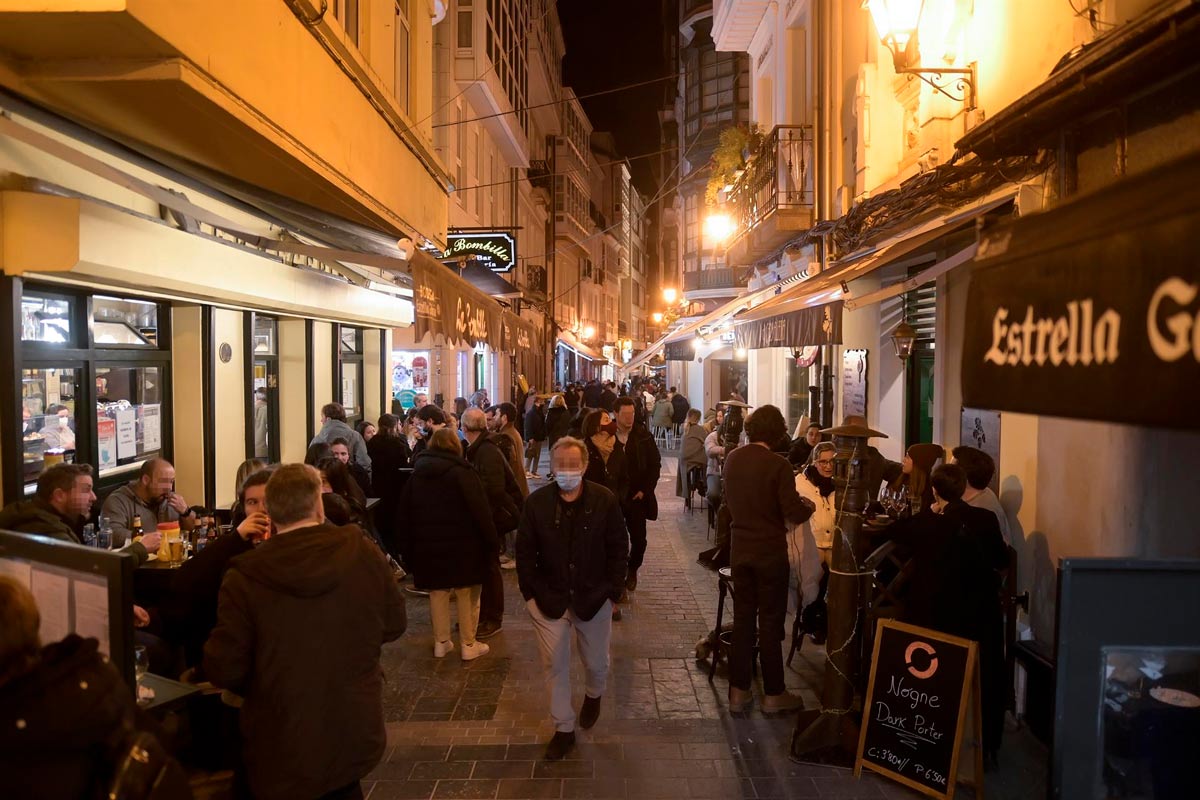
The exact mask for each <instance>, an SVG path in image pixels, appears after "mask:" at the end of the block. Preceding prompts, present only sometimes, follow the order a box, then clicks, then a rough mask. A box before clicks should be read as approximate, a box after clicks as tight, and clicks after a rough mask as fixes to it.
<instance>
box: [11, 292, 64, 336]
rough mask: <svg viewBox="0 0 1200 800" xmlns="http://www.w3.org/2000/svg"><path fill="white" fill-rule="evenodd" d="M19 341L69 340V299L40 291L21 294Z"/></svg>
mask: <svg viewBox="0 0 1200 800" xmlns="http://www.w3.org/2000/svg"><path fill="white" fill-rule="evenodd" d="M21 341H24V342H53V343H54V344H66V343H67V342H70V341H71V301H70V299H69V298H66V297H55V296H53V295H48V294H42V293H41V292H22V294H21Z"/></svg>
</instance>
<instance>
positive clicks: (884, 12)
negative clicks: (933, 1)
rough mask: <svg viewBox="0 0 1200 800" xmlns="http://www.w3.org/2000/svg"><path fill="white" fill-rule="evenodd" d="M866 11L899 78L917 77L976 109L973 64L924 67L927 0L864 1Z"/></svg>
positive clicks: (967, 107) (953, 98)
mask: <svg viewBox="0 0 1200 800" xmlns="http://www.w3.org/2000/svg"><path fill="white" fill-rule="evenodd" d="M863 8H865V9H867V10H868V11H870V12H871V19H873V20H874V21H875V32H876V33H878V34H879V39H880V41H882V42H883V44H884V45H885V46H886V47H887V48H888V50H889V51H891V53H892V64H893V66H895V68H896V74H897V75H916V76H917V77H918V78H920V79H921V80H923V81H925V82H926V83H928V84H929V85H930V86H932V87H933V89H934V91H936V92H939V93H941V94H944V95H946V97H949V98H950V99H952V100H958V101H959V102H963V103H965V104H966V110H967V111H973V110H975V108H976V107H977V106H978V98H977V97H976V91H977V90H976V75H975V64H974V62H972V63H971V64H969V65H968V66H966V67H957V68H956V67H922V66H921V47H920V43H919V42H918V41H917V29H918V28H919V27H920V25H921V15H922V13H923V12H924V11H925V0H863ZM947 76H949V77H947ZM952 92H958V93H959V94H958V95H955V94H952Z"/></svg>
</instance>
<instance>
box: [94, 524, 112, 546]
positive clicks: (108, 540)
mask: <svg viewBox="0 0 1200 800" xmlns="http://www.w3.org/2000/svg"><path fill="white" fill-rule="evenodd" d="M96 546H97V547H99V548H100V549H101V550H112V547H113V530H112V520H111V519H109V518H108V517H100V527H99V529H98V531H97V533H96Z"/></svg>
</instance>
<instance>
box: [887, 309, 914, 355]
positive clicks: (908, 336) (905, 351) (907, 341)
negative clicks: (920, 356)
mask: <svg viewBox="0 0 1200 800" xmlns="http://www.w3.org/2000/svg"><path fill="white" fill-rule="evenodd" d="M916 344H917V331H916V329H915V328H913V326H912V325H909V324H908V320H907V319H906V320H904V321H903V322H901V323H900V324H899V325H897V326H896V329H895V330H894V331H892V346H893V347H895V348H896V357H897V358H899V359H900V361H901V362H903V363H906V364H907V363H908V359H909V357H910V356H911V355H912V353H913V348H914V347H915V346H916Z"/></svg>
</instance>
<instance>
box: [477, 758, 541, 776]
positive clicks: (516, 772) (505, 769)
mask: <svg viewBox="0 0 1200 800" xmlns="http://www.w3.org/2000/svg"><path fill="white" fill-rule="evenodd" d="M471 777H472V778H531V777H533V762H532V761H476V762H475V771H474V772H472V773H471Z"/></svg>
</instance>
